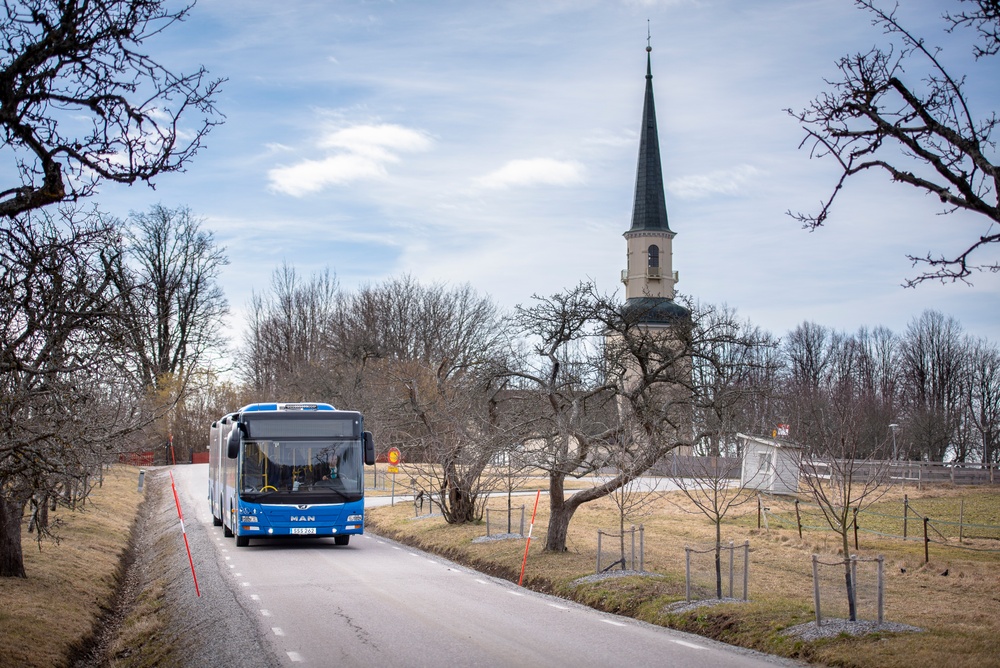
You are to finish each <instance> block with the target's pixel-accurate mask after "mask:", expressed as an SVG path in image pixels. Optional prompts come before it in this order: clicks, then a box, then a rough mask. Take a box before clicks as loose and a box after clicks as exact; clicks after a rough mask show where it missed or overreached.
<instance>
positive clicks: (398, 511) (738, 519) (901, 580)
mask: <svg viewBox="0 0 1000 668" xmlns="http://www.w3.org/2000/svg"><path fill="white" fill-rule="evenodd" d="M907 493H908V497H909V500H910V502H911V503H914V504H917V503H921V504H922V506H923V508H934V509H935V511H936V514H938V515H939V516H943V515H945V514H946V513H950V512H952V510H954V511H955V512H956V513H957V508H958V507H959V505H960V504H964V507H965V509H966V511H968V509H970V508H977V509H982V510H981V511H977V512H981V513H982V516H983V517H992V516H996V512H997V510H998V509H1000V493H998V492H997V491H995V490H989V489H977V488H959V489H952V488H933V489H925V490H922V491H920V492H914V491H913V490H907ZM897 497H898V498H897ZM521 498H522V499H523V498H524V497H521ZM541 498H542V501H541V502H540V503H539V508H538V516H537V518H536V521H535V527H534V532H533V538H532V542H531V548H530V554H529V557H528V561H527V567H526V572H525V585H526V586H527V587H529V588H532V589H535V590H539V591H543V592H546V593H551V594H556V595H559V596H563V597H565V598H568V599H572V600H575V601H578V602H580V603H584V604H586V605H590V606H592V607H595V608H598V609H601V610H605V611H609V612H614V613H618V614H622V615H627V616H631V617H634V618H637V619H641V620H643V621H646V622H650V623H653V624H658V625H661V626H667V627H671V628H676V629H680V630H684V631H689V632H692V633H697V634H699V635H703V636H706V637H710V638H713V639H716V640H720V641H723V642H727V643H730V644H734V645H739V646H742V647H747V648H751V649H756V650H759V651H763V652H768V653H772V654H777V655H780V656H785V657H789V658H795V659H800V660H805V661H809V662H812V663H818V664H824V665H833V666H851V667H857V668H874V667H876V666H878V667H880V668H881V667H893V666H899V667H904V666H906V667H910V666H943V665H947V666H956V667H961V666H969V667H972V666H976V667H981V666H1000V653H998V652H997V651H996V645H995V639H996V637H997V633H998V631H1000V569H998V566H1000V552H997V551H987V550H1000V542H998V541H986V540H972V541H969V540H967V541H965V542H964V543H963V544H962V545H961V546H959V545H958V541H957V540H955V541H951V542H952V544H945V545H937V544H936V545H933V546H932V550H931V559H930V561H929V562H927V563H924V552H923V545H922V544H916V543H913V542H904V541H901V540H893V539H885V538H881V537H878V536H874V535H872V534H865V533H862V534H861V535H860V536H859V542H860V545H859V549H858V550H857V553H858V555H859V556H861V557H872V556H875V555H882V556H883V557H884V559H885V561H884V564H885V570H884V583H885V592H886V593H885V618H886V620H887V621H892V622H901V623H904V624H909V625H912V626H916V627H919V628H920V629H923V631H922V632H919V633H885V632H882V633H876V634H872V635H869V636H864V637H850V636H847V635H846V634H845V635H842V636H840V637H835V638H828V639H820V640H813V641H804V640H801V639H798V638H795V637H790V636H788V635H786V634H785V633H784V631H785V630H786V629H788V628H789V627H792V626H795V625H798V624H803V623H808V622H811V621H813V620H814V619H815V616H814V615H815V613H814V605H813V580H812V560H811V556H812V555H813V554H818V555H820V556H821V558H823V559H825V560H827V561H833V560H837V559H841V558H842V557H841V556H839V549H838V545H839V542H838V537H837V536H836V535H835V534H833V533H832V532H831V531H828V530H827V531H822V530H811V531H810V530H806V531H805V532H804V533H803V536H802V538H799V535H798V532H797V530H795V529H794V528H780V527H774V526H772V527H771V528H770V529H769V530H768V529H763V528H762V529H757V525H756V522H757V508H756V504H755V503H748V504H746V505H745V506H741V507H740V508H739V509H738V511H734V514H733V516H731V517H728V518H727V519H726V521H725V523H724V526H723V535H724V541H725V542H728V540H733V541H734V542H735V543H736V544H737V545H741V544H742V543H743V542H744V541H745V540H749V541H750V545H751V553H750V566H749V573H750V577H749V602H746V603H743V602H740V603H727V604H721V605H714V606H711V607H702V608H698V609H695V610H692V611H689V612H683V613H672V612H670V611H669V609H668V606H669V605H670V604H671V603H674V602H677V601H682V600H684V599H685V551H684V547H685V545H690V546H692V547H696V548H704V547H707V546H709V545H710V544H712V542H713V541H714V528H713V526H712V524H711V523H710V522H709V521H708V520H707V519H706V518H705V517H704V516H703V515H700V514H698V513H697V512H696V511H695V509H694V508H693V507H692V506H691V504H690V503H688V502H687V501H686V499H684V498H683V497H682V496H681V495H680V494H679V493H664V494H658V495H657V497H656V498H654V499H651V503H650V504H649V505H647V507H646V508H647V511H646V512H647V514H646V515H645V516H644V517H641V518H635V519H634V520H633V521H635V523H636V524H638V523H639V522H640V521H641V522H642V524H643V528H644V544H645V551H644V552H645V557H644V561H645V570H646V571H647V575H645V576H630V577H620V578H613V579H605V580H601V581H598V582H586V583H577V582H576V581H577V580H579V579H580V578H582V577H584V576H587V575H592V574H593V573H594V572H595V570H596V569H595V566H596V558H595V557H596V551H597V532H598V530H599V529H601V530H603V531H605V532H609V531H614V528H615V527H616V526H617V525H618V516H617V508H616V507H615V506H614V504H613V503H612V502H611V501H609V500H605V501H603V502H595V503H591V504H587V505H585V506H583V507H582V508H581V509H580V510H578V511H577V513H576V515H575V516H574V518H573V522H572V523H571V525H570V531H569V540H568V551H567V552H566V553H563V554H554V553H547V552H544V551H543V549H542V548H543V546H544V537H545V536H544V534H545V527H546V523H547V522H548V507H547V505H548V504H547V499H546V496H545V493H544V492H543V494H542V497H541ZM902 498H903V491H902V490H899V491H897V490H893V491H891V492H890V493H889V494H887V495H886V496H885V497H884V498H883V500H882V502H881V504H884V505H883V506H881V508H882V511H883V512H884V513H885V514H892V513H895V512H897V511H896V510H894V509H895V508H897V507H898V506H899V505H900V503H901V500H902ZM963 500H964V501H963ZM530 501H533V498H532V499H530ZM490 503H491V507H494V506H493V504H494V503H495V504H496V505H495V507H496V508H502V507H504V505H505V503H506V500H505V499H504V500H500V499H497V500H494V501H491V502H490ZM520 503H521V501H520V500H517V501H515V504H520ZM875 510H878V508H876V509H875ZM530 511H531V508H530V506H529V508H528V514H529V516H530ZM924 512H927V511H926V510H925V511H924ZM977 519H978V518H977ZM367 522H368V524H369V526H370V528H371V529H372V530H373V531H374V532H376V533H379V534H381V535H384V536H386V537H389V538H392V539H394V540H398V541H400V542H403V543H406V544H409V545H413V546H415V547H419V548H421V549H424V550H427V551H429V552H433V553H437V554H440V555H442V556H445V557H447V558H450V559H452V560H454V561H456V562H459V563H462V564H465V565H467V566H470V567H472V568H475V569H477V570H480V571H483V572H486V573H489V574H491V575H494V576H497V577H501V578H504V579H507V580H511V581H513V582H517V580H518V577H519V572H520V568H521V561H522V558H523V555H524V540H523V539H520V540H505V541H494V542H473V539H475V538H479V537H482V536H484V535H485V526H484V525H482V524H470V525H460V526H453V525H448V524H447V523H445V522H444V520H443V519H442V518H441V517H440V516H421V517H415V512H414V508H413V505H412V504H410V503H398V504H397V505H396V506H394V507H384V508H377V509H373V510H370V511H369V512H368V514H367ZM608 542H609V539H608V537H607V536H605V537H604V545H605V549H607V543H608ZM852 547H853V546H852ZM853 551H854V550H852V552H853ZM606 554H607V553H606ZM615 558H617V555H614V556H611V558H610V559H607V560H606V561H605V563H608V562H609V561H612V560H614V559H615ZM697 559H700V562H699V563H698V564H697V565H696V567H695V568H694V569H693V570H694V573H695V578H696V580H697V582H696V589H695V591H696V592H697V594H696V595H697V596H698V597H702V596H704V597H706V598H707V597H710V596H711V593H712V592H714V588H713V586H712V584H713V583H712V582H711V581H710V578H711V575H710V574H711V573H712V572H714V570H713V566H712V563H711V555H700V556H699V557H697ZM727 566H728V564H727ZM823 570H824V571H830V572H826V573H821V578H822V579H823V582H824V584H823V603H822V606H823V607H824V608H825V609H827V610H828V612H829V613H830V616H838V613H842V612H844V613H846V611H845V610H843V608H844V607H846V604H845V601H846V596H840V595H838V592H837V586H838V584H839V583H840V579H841V578H842V576H843V570H842V568H841V569H840V570H838V569H837V568H833V569H823ZM706 574H709V575H708V576H707V577H708V578H709V580H706ZM698 578H700V580H698ZM737 589H740V587H739V585H737ZM874 589H875V588H874V577H873V576H872V571H871V570H870V569H869V571H867V573H865V572H863V573H862V574H861V575H859V597H863V603H864V604H865V606H866V607H863V608H862V615H863V616H864V618H868V619H870V618H872V616H871V614H872V610H873V608H872V607H871V605H870V603H871V601H873V600H874V593H873V592H874Z"/></svg>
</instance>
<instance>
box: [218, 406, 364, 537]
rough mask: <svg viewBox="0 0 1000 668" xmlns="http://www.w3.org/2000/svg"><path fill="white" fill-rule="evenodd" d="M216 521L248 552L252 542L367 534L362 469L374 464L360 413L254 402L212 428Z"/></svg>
mask: <svg viewBox="0 0 1000 668" xmlns="http://www.w3.org/2000/svg"><path fill="white" fill-rule="evenodd" d="M209 438H210V444H209V463H208V498H209V500H210V502H211V505H212V519H213V522H214V524H215V525H216V526H222V527H223V531H224V532H225V535H226V537H233V536H235V538H236V545H237V546H238V547H246V546H248V545H249V544H250V539H251V538H273V537H278V536H283V537H288V536H333V539H334V542H335V543H336V544H337V545H347V544H348V543H349V542H350V540H351V536H352V535H357V534H361V533H363V532H364V524H365V521H364V520H365V514H364V513H365V510H364V505H365V499H364V495H365V477H364V468H363V465H365V464H367V465H369V466H371V465H374V464H375V445H374V442H373V440H372V435H371V432H367V431H365V430H364V421H363V419H362V417H361V413H358V412H356V411H340V410H336V409H334V407H333V406H331V405H330V404H312V403H309V404H305V403H299V404H291V403H285V404H283V403H272V404H250V405H249V406H244V407H243V408H241V409H240V410H238V411H236V412H235V413H230V414H229V415H226V416H224V417H222V418H221V419H219V420H216V421H215V422H213V423H212V427H211V430H210V436H209Z"/></svg>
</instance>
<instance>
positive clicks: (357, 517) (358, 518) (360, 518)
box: [347, 515, 365, 522]
mask: <svg viewBox="0 0 1000 668" xmlns="http://www.w3.org/2000/svg"><path fill="white" fill-rule="evenodd" d="M347 521H348V522H364V521H365V516H364V515H348V516H347Z"/></svg>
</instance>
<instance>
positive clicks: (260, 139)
mask: <svg viewBox="0 0 1000 668" xmlns="http://www.w3.org/2000/svg"><path fill="white" fill-rule="evenodd" d="M941 4H942V3H940V2H938V1H937V0H919V1H917V0H902V5H903V6H902V7H901V8H900V10H899V11H900V15H901V17H902V18H903V20H904V21H905V22H906V23H907V25H909V26H910V27H912V28H913V29H914V30H915V31H916V32H918V33H920V34H923V35H925V36H926V37H928V38H929V39H930V40H931V41H932V42H935V43H938V44H941V45H942V46H944V47H945V51H944V58H945V59H946V60H947V61H949V62H952V61H954V62H955V63H959V64H961V66H962V68H963V69H964V70H966V71H967V72H968V74H969V80H968V83H967V85H968V87H969V94H970V96H971V97H972V98H973V100H974V102H975V103H976V104H977V105H978V106H979V108H980V109H1000V90H998V87H997V86H996V79H995V73H996V66H997V62H998V61H997V60H996V59H993V60H990V61H985V62H983V63H980V64H972V59H971V57H970V56H969V47H968V42H967V40H965V41H958V40H956V38H955V37H954V36H948V35H946V34H944V33H943V31H942V30H941V26H942V22H941V21H940V20H939V18H938V17H939V15H940V12H941ZM647 20H648V22H649V23H648V25H649V29H650V32H651V37H652V39H651V42H652V46H653V52H652V67H653V76H654V78H653V84H654V89H655V95H656V107H657V115H658V123H659V133H660V142H661V154H662V157H663V172H664V181H665V185H666V196H667V208H668V215H669V219H670V226H671V228H672V229H673V230H674V231H675V232H676V233H677V237H676V238H675V239H674V247H673V251H674V269H676V270H678V271H679V272H680V278H681V281H680V283H679V284H678V286H677V287H678V289H679V290H681V291H682V292H684V293H686V294H689V295H693V296H694V297H696V298H698V299H700V300H702V301H704V302H708V303H713V304H723V303H725V304H728V305H729V306H732V307H734V308H736V309H737V310H738V312H739V314H740V315H741V316H742V317H744V318H748V319H749V320H751V321H752V322H754V323H755V324H757V325H759V326H761V327H763V328H765V329H768V330H770V331H772V332H773V333H775V334H776V335H779V336H780V335H783V334H785V333H786V332H787V331H788V330H789V329H791V328H793V327H794V326H796V325H797V324H799V323H801V322H803V321H806V320H810V321H814V322H817V323H820V324H824V325H828V326H830V327H834V328H836V329H842V330H847V331H854V330H856V329H857V328H858V327H859V326H862V325H868V326H875V325H885V326H888V327H890V328H892V329H893V330H896V331H900V332H902V331H903V330H904V329H905V327H906V325H907V324H908V323H909V322H910V320H911V319H912V318H914V317H915V316H917V315H919V314H920V312H921V311H923V310H924V309H926V308H932V309H936V310H939V311H941V312H943V313H945V314H946V315H951V316H954V317H955V318H957V319H958V320H959V321H960V322H961V323H962V324H963V325H964V327H965V329H966V330H967V331H968V332H970V333H973V334H976V335H980V336H986V337H989V338H991V339H993V340H994V341H1000V276H998V275H989V274H980V275H977V276H975V277H974V282H975V286H974V287H968V286H965V285H961V284H948V285H940V284H926V285H923V286H921V287H919V288H917V289H904V288H902V287H901V284H902V282H903V281H904V279H905V278H907V277H910V276H914V275H915V274H916V270H915V269H913V268H911V266H910V263H909V261H908V260H907V259H906V254H908V253H909V254H913V255H924V254H926V253H927V252H928V251H937V252H943V253H949V252H952V251H954V250H957V249H959V248H960V247H962V244H963V243H964V242H966V241H967V240H968V239H970V238H974V237H976V236H978V235H980V234H983V233H985V232H986V231H987V230H988V226H987V225H986V224H985V222H984V221H983V220H982V219H978V218H975V217H972V216H959V215H953V216H946V217H942V216H940V215H937V214H938V208H937V207H936V206H935V203H934V201H932V199H931V198H928V197H925V196H923V195H920V194H919V193H917V192H916V191H913V190H912V189H911V188H905V187H903V186H898V185H895V186H894V185H892V184H889V183H888V181H887V179H885V178H884V177H882V176H881V175H872V176H871V177H864V178H858V179H855V181H854V182H851V183H850V184H849V186H848V188H847V189H846V190H845V191H844V193H843V196H842V198H841V199H840V201H839V203H838V205H837V206H836V208H835V209H834V211H833V214H832V217H831V220H830V222H829V224H828V225H827V226H826V227H824V228H822V229H820V230H818V231H815V232H811V233H810V232H806V231H804V230H802V229H801V228H800V226H799V224H798V223H797V222H796V221H794V220H793V219H791V218H790V217H788V216H787V215H785V212H786V211H787V210H789V209H791V210H795V211H816V210H817V208H818V206H819V203H820V202H821V200H823V199H824V198H825V197H826V196H827V195H828V193H829V190H830V188H831V187H832V184H833V183H834V181H835V179H836V176H837V174H836V169H835V166H834V165H833V164H832V162H830V161H828V160H810V159H809V155H808V151H807V150H805V149H802V150H800V149H799V148H798V145H799V142H800V141H801V139H802V136H803V133H802V131H801V129H800V128H799V127H798V125H797V124H796V122H795V121H794V119H792V118H790V117H789V116H788V115H787V114H786V113H784V112H783V109H785V108H788V107H791V108H795V109H801V108H802V107H804V106H805V105H806V104H807V103H808V102H809V101H810V100H811V99H812V98H813V97H815V96H816V95H817V94H818V93H820V92H821V91H822V90H823V89H824V83H823V80H824V78H827V79H832V78H835V77H836V74H837V72H836V68H835V62H836V59H837V58H838V57H839V56H841V55H845V54H848V53H854V52H858V51H866V50H867V49H869V48H870V47H871V46H873V45H874V44H876V43H879V42H881V41H882V37H881V34H880V31H879V30H878V29H876V28H873V27H872V26H871V25H870V22H869V19H868V17H867V15H866V14H864V13H863V12H861V11H859V10H857V9H855V8H854V7H853V5H852V3H850V2H847V1H844V0H812V1H809V0H798V1H796V0H763V1H759V2H745V1H744V0H661V1H659V2H657V1H653V0H647V1H644V2H643V1H628V0H621V1H618V2H615V1H611V0H609V1H604V2H597V1H589V0H566V1H548V0H528V1H520V0H509V1H508V0H498V1H490V2H485V1H483V2H479V1H470V0H465V1H459V0H455V1H441V2H438V1H433V0H424V1H416V0H410V1H407V0H397V1H396V2H385V1H379V0H373V1H360V0H343V1H334V0H290V1H289V2H283V3H277V2H274V1H273V0H202V2H201V3H200V4H198V5H197V6H196V7H195V9H194V11H193V14H192V16H191V18H190V20H189V21H187V22H186V23H184V24H183V25H181V26H179V27H175V28H173V29H172V30H171V31H170V32H168V33H165V34H163V35H162V36H160V37H159V38H157V39H156V41H154V42H151V43H150V49H151V51H152V52H153V53H154V54H155V55H156V56H157V57H158V58H159V59H160V60H161V61H163V62H164V63H165V64H167V65H169V66H170V67H172V68H174V69H175V70H182V71H189V70H191V69H193V67H194V66H195V65H197V64H203V65H205V66H206V67H207V68H208V69H209V71H210V72H211V73H212V74H213V75H215V76H218V77H226V78H228V80H229V81H228V83H226V84H225V85H224V87H223V92H222V95H221V96H220V98H219V108H220V110H221V111H222V112H223V113H224V114H225V115H226V116H227V120H226V123H225V125H223V126H222V127H220V128H218V129H216V130H215V131H214V132H212V134H211V135H210V136H209V138H208V141H207V148H206V149H205V150H204V151H203V152H202V153H201V154H199V156H198V157H197V158H196V160H195V161H194V162H193V163H192V165H191V166H190V168H189V169H188V171H187V172H186V173H184V174H177V175H168V176H166V177H163V178H161V179H159V181H158V182H157V188H156V190H155V191H153V190H150V189H149V188H146V187H144V186H134V187H131V188H124V187H117V186H106V187H105V188H104V189H103V192H102V193H101V194H100V195H99V197H98V199H99V202H100V204H101V206H102V208H103V209H104V210H107V211H109V212H111V213H114V214H116V215H119V216H125V215H127V214H128V212H129V211H130V210H144V209H146V208H148V207H149V206H150V205H152V204H154V203H162V204H164V205H166V206H171V207H173V206H178V205H187V206H190V207H191V208H192V209H193V211H194V212H195V214H196V215H198V216H200V217H202V218H204V219H205V221H206V223H205V225H206V227H207V228H208V229H210V230H212V231H213V232H214V233H215V235H216V238H217V240H218V242H219V243H220V245H222V246H225V247H226V249H227V253H228V255H229V257H230V260H231V264H230V265H229V266H228V267H226V269H225V271H224V274H223V277H222V278H223V287H224V289H225V291H226V293H227V296H228V298H229V300H230V303H231V306H232V308H233V311H234V320H236V321H237V323H238V321H239V319H240V318H241V314H242V311H243V309H244V308H245V306H246V303H247V300H248V299H249V297H250V294H251V291H253V290H256V291H258V292H260V291H264V290H266V289H267V288H268V285H269V282H270V278H271V274H272V272H273V270H274V269H275V268H276V267H278V266H279V265H280V264H281V263H283V262H287V263H289V264H290V265H292V266H293V267H295V269H296V271H297V272H298V273H299V274H300V275H302V276H304V277H306V278H308V277H309V276H310V275H311V274H313V273H316V272H319V271H322V270H323V269H325V268H329V269H330V270H331V271H332V272H334V273H335V274H336V275H337V277H338V279H339V281H340V283H341V285H342V286H343V287H345V288H348V289H352V288H355V287H358V286H360V285H363V284H365V283H374V282H378V281H380V280H382V279H384V278H387V277H389V276H394V275H400V274H403V273H410V274H412V275H414V276H415V277H417V278H419V279H420V280H421V281H426V282H432V281H439V282H447V283H450V284H462V283H466V282H468V283H470V284H471V285H472V286H473V287H475V288H476V289H477V290H479V291H480V292H481V293H484V294H489V295H490V296H492V297H493V298H494V299H495V300H496V301H497V302H498V303H499V304H501V305H502V306H505V307H513V306H514V305H516V304H518V303H527V302H529V301H530V299H531V296H532V294H533V293H540V294H550V293H553V292H556V291H558V290H560V289H563V288H568V287H571V286H573V285H575V284H576V283H577V282H578V281H580V280H584V279H587V278H590V279H593V280H595V281H596V282H597V284H598V287H599V288H601V289H602V290H603V291H605V292H612V291H615V290H618V292H619V294H620V295H621V294H622V290H621V288H622V286H621V283H620V282H619V281H618V276H619V273H620V271H621V269H623V268H624V267H625V240H624V239H623V238H622V236H621V235H622V233H623V232H624V231H625V230H626V229H628V227H629V224H630V216H631V211H632V196H633V189H634V179H635V165H636V159H637V155H638V140H639V136H638V131H639V125H640V119H641V113H642V96H643V87H644V84H645V81H644V76H645V67H646V52H645V47H646V35H647ZM961 36H962V37H967V35H965V34H963V35H961ZM993 157H994V159H995V158H996V155H995V154H994V156H993ZM991 252H992V253H993V255H992V260H993V261H996V253H997V251H996V250H993V251H991Z"/></svg>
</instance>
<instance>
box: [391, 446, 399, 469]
mask: <svg viewBox="0 0 1000 668" xmlns="http://www.w3.org/2000/svg"><path fill="white" fill-rule="evenodd" d="M399 462H400V456H399V448H389V465H390V466H396V465H398V464H399ZM391 473H397V471H391Z"/></svg>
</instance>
